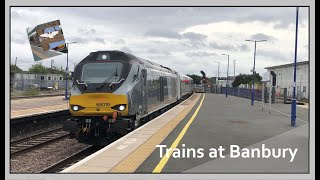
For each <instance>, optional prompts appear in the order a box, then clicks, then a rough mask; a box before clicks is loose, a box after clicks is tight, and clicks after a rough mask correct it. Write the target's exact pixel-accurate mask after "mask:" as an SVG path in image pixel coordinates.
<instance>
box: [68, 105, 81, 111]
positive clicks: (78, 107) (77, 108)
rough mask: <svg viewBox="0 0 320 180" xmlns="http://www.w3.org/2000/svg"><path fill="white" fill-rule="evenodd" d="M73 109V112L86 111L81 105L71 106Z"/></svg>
mask: <svg viewBox="0 0 320 180" xmlns="http://www.w3.org/2000/svg"><path fill="white" fill-rule="evenodd" d="M71 109H72V111H80V110H82V109H84V107H82V106H79V105H71Z"/></svg>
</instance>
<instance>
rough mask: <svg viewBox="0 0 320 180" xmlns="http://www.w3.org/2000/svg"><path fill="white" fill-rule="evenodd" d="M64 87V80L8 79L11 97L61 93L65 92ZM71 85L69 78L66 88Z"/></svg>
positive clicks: (69, 87)
mask: <svg viewBox="0 0 320 180" xmlns="http://www.w3.org/2000/svg"><path fill="white" fill-rule="evenodd" d="M65 87H66V81H65V80H42V79H14V78H11V79H10V94H11V97H17V96H37V95H42V94H62V93H64V92H65ZM71 87H72V80H69V81H68V89H69V90H70V89H71Z"/></svg>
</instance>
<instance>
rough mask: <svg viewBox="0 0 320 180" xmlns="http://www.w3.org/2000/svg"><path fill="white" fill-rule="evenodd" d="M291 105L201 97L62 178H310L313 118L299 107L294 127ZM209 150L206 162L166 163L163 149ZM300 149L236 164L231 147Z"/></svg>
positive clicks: (173, 160)
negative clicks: (212, 153)
mask: <svg viewBox="0 0 320 180" xmlns="http://www.w3.org/2000/svg"><path fill="white" fill-rule="evenodd" d="M290 108H291V106H290V105H287V104H273V105H272V111H271V114H269V112H268V108H267V107H265V108H264V110H263V111H262V108H261V103H260V102H255V106H254V107H252V106H251V105H250V100H248V99H243V98H238V97H234V96H228V98H226V97H225V96H224V95H222V94H207V93H206V94H195V95H194V96H192V97H191V98H189V99H188V100H186V101H185V102H183V103H181V104H180V105H178V106H176V107H175V108H173V109H171V110H169V111H168V112H166V113H164V114H163V115H161V116H159V117H157V118H156V119H154V120H152V121H151V122H149V123H147V124H145V125H144V126H142V127H141V128H139V129H137V130H136V131H134V132H132V133H130V134H127V135H126V136H124V137H123V138H121V139H119V140H117V141H115V142H114V143H112V144H110V145H108V146H106V147H105V148H103V149H101V150H100V151H98V152H96V153H94V154H92V155H90V156H89V157H87V158H85V159H83V160H82V161H79V162H78V163H76V164H75V165H73V166H71V167H69V168H67V169H65V170H64V171H62V173H80V172H81V173H97V172H99V173H232V172H234V173H308V170H309V169H308V164H309V162H308V160H309V159H308V158H309V155H308V152H309V123H308V120H309V113H308V108H305V107H299V106H298V107H297V117H298V118H297V126H296V127H291V126H290V115H289V114H290ZM182 144H184V145H185V148H195V149H198V148H203V149H204V151H205V153H204V157H202V158H181V157H180V158H174V157H173V156H172V154H170V156H169V158H166V157H163V158H160V148H156V145H166V146H167V147H168V148H175V147H176V148H179V149H182ZM262 144H264V145H265V146H267V147H270V148H292V149H294V148H298V151H297V153H296V156H295V158H294V160H293V161H292V162H290V158H289V156H287V157H284V158H264V159H263V158H236V159H235V158H233V159H231V158H230V156H229V151H230V149H228V148H227V147H229V146H230V145H238V146H240V148H247V149H253V148H257V147H258V148H259V147H261V145H262ZM219 146H223V147H226V150H225V152H224V153H225V158H210V157H209V156H208V153H207V151H208V150H209V149H210V148H218V147H219Z"/></svg>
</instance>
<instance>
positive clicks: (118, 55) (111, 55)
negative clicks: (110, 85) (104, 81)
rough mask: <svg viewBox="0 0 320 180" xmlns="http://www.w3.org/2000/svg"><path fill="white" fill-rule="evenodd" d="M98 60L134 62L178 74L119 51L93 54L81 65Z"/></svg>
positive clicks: (167, 68)
mask: <svg viewBox="0 0 320 180" xmlns="http://www.w3.org/2000/svg"><path fill="white" fill-rule="evenodd" d="M101 54H106V55H107V56H105V57H107V59H101ZM99 58H100V59H99ZM96 60H101V62H106V61H109V60H121V61H128V62H129V63H134V62H137V61H138V62H140V63H144V65H145V66H146V67H147V68H151V69H157V70H160V71H165V72H169V73H174V74H177V72H176V71H174V70H172V69H170V68H169V67H166V66H163V65H160V64H157V63H154V62H151V61H149V60H147V59H143V58H139V57H136V56H134V55H132V54H129V53H125V52H122V51H117V50H113V51H109V50H108V51H96V52H91V53H90V54H89V55H88V56H87V57H85V58H84V59H83V60H82V61H81V62H80V63H86V62H90V61H96Z"/></svg>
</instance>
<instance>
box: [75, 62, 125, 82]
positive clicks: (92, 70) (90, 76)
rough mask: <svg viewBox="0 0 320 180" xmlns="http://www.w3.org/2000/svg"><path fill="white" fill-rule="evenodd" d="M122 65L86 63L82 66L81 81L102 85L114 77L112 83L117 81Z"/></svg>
mask: <svg viewBox="0 0 320 180" xmlns="http://www.w3.org/2000/svg"><path fill="white" fill-rule="evenodd" d="M122 66H123V64H122V63H120V62H109V63H87V64H85V65H83V69H82V76H81V80H82V81H84V82H86V83H102V82H103V81H105V80H106V78H108V77H110V76H114V77H113V80H112V82H115V81H119V78H120V74H121V71H122Z"/></svg>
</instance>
